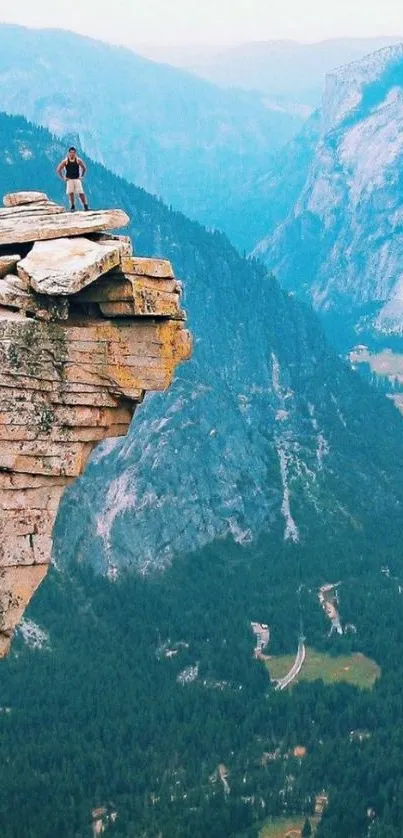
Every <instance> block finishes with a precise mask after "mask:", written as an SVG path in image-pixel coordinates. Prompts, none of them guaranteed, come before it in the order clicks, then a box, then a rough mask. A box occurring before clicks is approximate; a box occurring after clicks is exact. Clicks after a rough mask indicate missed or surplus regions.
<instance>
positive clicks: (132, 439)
mask: <svg viewBox="0 0 403 838" xmlns="http://www.w3.org/2000/svg"><path fill="white" fill-rule="evenodd" d="M35 37H36V36H35ZM61 37H62V36H61ZM64 37H67V36H65V34H63V38H64ZM72 37H73V36H72ZM63 43H64V41H63ZM80 43H81V42H80ZM57 44H60V42H58V41H57V39H56V40H55V45H57ZM93 48H94V49H95V47H93ZM119 55H120V53H119ZM1 60H2V59H1V58H0V61H1ZM19 60H22V59H21V57H20V59H19ZM94 60H95V59H94ZM130 60H131V59H130ZM27 72H28V71H27V70H26V71H25V78H26V77H27ZM400 74H401V50H400V48H391V49H390V50H387V52H386V53H385V52H381V53H377V54H375V56H373V57H372V58H371V59H364V60H363V61H360V62H359V63H358V64H355V65H350V66H349V67H347V68H346V69H344V70H343V71H337V72H336V73H335V74H334V75H333V76H332V77H331V78H329V81H328V86H327V93H326V97H325V100H324V106H323V108H322V111H321V113H319V114H314V115H312V116H311V118H310V121H309V123H308V124H307V125H306V126H305V127H304V128H303V130H302V131H301V132H299V134H298V136H297V137H294V138H292V139H291V142H290V144H289V145H288V146H287V147H286V148H285V149H284V150H278V152H276V158H275V159H276V161H277V163H276V166H274V168H270V166H271V165H272V163H270V165H268V166H266V169H265V172H266V174H265V175H262V176H260V177H259V179H258V180H256V178H254V176H253V175H252V176H251V179H250V181H249V182H250V183H254V182H257V183H259V189H260V192H257V193H256V195H255V196H254V195H252V196H251V195H250V194H249V191H248V190H246V189H245V190H244V191H242V190H241V193H240V204H239V209H238V212H239V215H238V221H237V224H238V230H240V228H241V217H242V209H241V206H242V201H244V202H245V203H244V205H243V206H244V207H246V206H247V205H248V204H249V206H250V207H251V219H252V220H253V217H254V218H255V221H254V222H253V223H256V224H262V219H263V222H264V221H265V219H266V220H267V221H266V224H267V226H266V232H269V234H270V235H269V237H266V239H265V240H264V243H263V244H262V245H261V246H260V247H259V253H260V254H261V255H263V256H264V258H265V260H266V261H267V265H268V267H267V265H266V267H265V266H264V265H263V264H262V263H261V262H258V261H257V260H256V259H255V258H249V259H246V258H242V257H241V256H240V254H239V252H237V250H235V248H234V247H233V246H232V245H231V244H230V242H229V241H228V239H227V238H226V237H225V236H224V235H223V234H222V233H219V232H217V231H216V232H211V231H209V230H207V229H206V228H204V227H202V226H200V225H199V224H198V223H196V222H195V221H191V220H189V219H188V218H186V217H185V216H184V215H182V214H181V213H180V212H178V211H175V210H172V209H170V208H168V207H167V206H166V205H165V204H164V203H163V202H162V201H161V200H158V199H157V198H155V197H154V196H152V195H150V194H148V193H147V192H146V191H145V190H144V189H141V188H138V187H136V186H134V185H133V184H131V183H128V182H127V181H126V180H124V179H123V178H122V177H120V176H118V175H116V174H114V173H112V172H110V171H108V170H107V169H106V168H105V167H104V166H103V165H101V164H99V163H96V162H92V161H91V160H89V164H90V165H89V177H88V193H89V196H90V202H91V206H93V207H100V206H105V204H108V205H110V206H120V207H121V208H122V209H124V210H126V211H127V213H128V214H129V215H130V217H131V219H132V220H131V226H130V229H129V232H130V234H131V235H132V237H133V239H134V244H135V249H136V252H137V253H138V254H139V255H147V256H155V257H164V258H168V259H171V261H172V263H173V266H174V269H175V273H176V275H177V276H178V277H179V278H181V279H182V281H183V284H184V292H185V293H184V303H185V307H186V309H187V310H188V312H189V326H190V328H191V330H192V332H193V334H194V337H195V350H194V356H193V359H192V361H191V362H190V363H189V364H188V365H186V366H184V367H183V368H181V370H180V371H179V374H178V375H177V378H176V380H175V383H174V385H173V387H172V388H171V389H170V390H169V391H168V392H166V393H164V394H161V395H158V396H154V397H150V398H148V399H146V400H145V402H144V404H143V405H142V407H141V408H139V410H138V411H137V412H136V415H135V417H134V421H133V423H132V426H131V429H130V431H129V434H128V436H127V438H126V439H123V440H119V441H113V442H109V443H105V444H104V445H101V446H100V447H99V448H98V449H96V451H95V452H94V454H93V456H92V458H91V459H90V462H89V464H88V467H87V470H86V473H85V474H84V476H83V478H82V479H81V480H80V481H78V482H77V483H76V484H75V485H74V486H73V487H72V488H71V489H70V490H69V491H68V492H67V493H66V495H65V497H64V500H63V502H62V507H61V510H60V514H59V517H58V521H57V524H56V530H55V565H56V567H55V569H54V571H53V572H52V573H51V574H50V576H49V577H48V579H47V580H46V582H45V584H44V585H43V587H42V589H41V591H40V593H39V595H38V597H37V598H36V599H35V600H34V601H33V604H32V606H31V608H30V610H29V612H28V614H27V616H26V622H25V623H24V624H23V625H22V627H21V631H20V637H19V639H18V641H17V644H16V646H15V649H14V651H13V653H12V655H11V657H10V658H9V659H8V660H7V661H4V662H3V665H2V700H1V708H0V761H1V763H2V764H3V765H4V766H6V769H7V770H5V771H4V775H3V780H2V783H1V784H0V832H1V834H2V835H4V838H17V836H18V838H53V836H54V835H57V834H60V835H63V836H66V838H87V836H88V835H90V834H91V831H94V829H95V827H94V819H96V818H98V817H99V818H100V819H101V821H102V820H103V821H104V823H105V824H106V826H107V827H108V829H109V830H110V833H111V834H115V835H118V836H121V838H138V836H139V835H142V836H145V835H147V836H150V838H154V836H155V838H156V836H160V835H163V836H164V838H187V837H188V836H189V835H190V834H191V835H194V836H195V838H207V836H208V838H222V836H223V835H225V836H228V838H257V835H258V834H259V832H260V829H261V828H262V825H263V822H264V820H265V819H266V817H269V816H270V818H277V817H278V816H281V815H285V814H286V815H287V816H291V815H293V816H294V815H298V816H299V817H302V818H305V817H306V816H309V817H312V816H313V814H314V809H315V805H316V800H317V796H318V795H322V796H323V794H325V797H327V798H328V806H327V808H326V809H325V811H324V814H323V818H322V821H321V823H319V824H317V836H318V838H346V836H347V835H351V836H353V835H354V838H366V836H367V835H368V831H369V829H370V831H371V835H373V836H374V838H385V836H386V835H387V836H388V838H398V836H399V835H400V832H399V830H400V828H401V815H402V813H401V804H400V800H401V795H400V792H399V783H400V769H399V766H400V765H401V760H402V759H403V739H402V736H401V725H400V719H401V715H402V712H403V706H402V702H403V699H402V691H401V679H402V669H401V663H400V659H401V655H400V651H401V643H402V642H403V621H402V618H401V614H402V611H401V591H402V589H403V583H402V576H401V568H400V555H401V520H400V516H401V508H402V503H403V468H402V467H403V442H402V433H401V417H400V416H399V413H398V411H397V410H396V409H395V407H394V406H393V404H392V403H391V401H390V400H388V399H386V398H385V397H384V395H383V394H382V393H379V392H377V391H376V390H375V389H374V388H372V387H371V386H369V384H368V383H366V381H365V380H363V379H362V378H361V377H360V376H359V375H358V374H357V373H356V372H354V371H353V370H352V369H351V366H350V365H349V364H348V363H346V362H345V361H344V360H343V359H342V358H340V357H339V355H338V354H337V352H336V350H335V349H333V348H332V346H331V344H330V343H329V341H328V339H327V338H326V336H325V334H324V331H323V329H322V326H321V324H320V322H319V319H318V317H317V315H316V314H315V313H314V312H313V311H312V309H311V307H310V306H309V305H307V302H308V303H310V302H313V303H314V304H315V306H316V307H317V308H318V310H319V312H323V309H324V308H325V309H326V313H328V314H329V317H332V318H333V323H334V322H336V320H337V317H338V318H339V319H340V320H341V321H346V320H347V317H348V315H347V313H348V311H349V306H350V307H351V306H354V312H353V315H354V316H351V321H352V325H351V329H352V330H354V325H355V324H356V322H357V318H356V316H355V315H356V309H357V311H360V312H361V313H362V311H363V306H368V305H370V306H373V305H374V294H376V293H377V289H378V287H379V283H381V284H382V281H384V267H385V266H388V265H389V264H390V265H392V255H393V254H394V255H395V257H396V259H397V261H396V259H395V267H396V265H398V264H399V261H398V257H399V253H400V251H399V247H400V239H399V234H400V232H399V231H400V228H399V223H398V219H399V216H398V213H399V206H398V188H397V184H398V183H400V180H399V178H400V173H399V172H400V170H399V169H398V165H399V161H400V145H399V143H400V133H399V126H400V121H399V120H400V98H401V75H400ZM13 84H14V83H13ZM30 84H31V81H30ZM192 84H193V81H192ZM12 89H14V90H16V89H18V85H17V86H14V88H12ZM30 89H31V88H30ZM20 94H21V90H20V91H19V94H18V95H19V96H20ZM6 95H8V96H10V91H9V90H8V91H7V93H6ZM22 100H23V97H22V96H21V99H20V101H21V102H22ZM16 107H17V105H16ZM60 107H61V112H62V113H63V112H64V111H63V107H64V106H63V105H61V106H60ZM43 112H44V111H43ZM108 113H109V118H110V115H111V114H112V115H113V110H109V111H108ZM111 130H112V129H111ZM114 131H115V133H117V132H116V126H115V125H114ZM0 133H1V136H2V139H3V154H2V157H1V159H0V178H1V180H2V183H3V185H4V191H6V190H8V191H13V190H17V189H41V190H44V191H46V192H47V193H48V194H49V195H50V196H51V197H53V198H57V199H59V198H60V190H61V189H62V186H61V184H60V182H59V181H58V180H57V179H56V175H55V171H54V170H55V165H56V163H57V162H58V160H59V159H60V157H61V156H62V154H63V152H64V142H62V141H61V139H60V137H59V138H57V137H55V136H54V135H52V134H50V133H49V132H48V131H47V130H46V129H45V128H39V127H37V126H36V125H34V124H32V123H29V122H27V121H26V120H25V119H24V118H23V117H21V116H10V115H7V114H4V113H3V114H0ZM346 155H347V156H346ZM366 155H367V156H366ZM371 172H372V174H371ZM395 177H396V178H397V180H395ZM276 196H277V199H278V207H274V206H273V207H272V208H270V207H268V206H267V205H266V206H265V199H266V201H267V203H269V202H271V203H274V201H275V198H276ZM235 197H237V196H234V198H235ZM254 201H255V203H253V202H254ZM249 202H251V203H249ZM259 206H261V215H262V219H259V217H258V215H259ZM244 211H245V210H244ZM217 212H218V210H217ZM253 213H254V216H253ZM374 215H375V216H376V221H374V220H373V216H374ZM395 216H396V218H395ZM394 221H395V222H396V223H395V227H394V228H392V229H391V224H393V223H394ZM378 227H379V229H380V230H381V233H382V235H381V237H380V238H379V235H378ZM234 229H235V220H234ZM259 229H260V228H259ZM349 231H350V232H349ZM351 233H353V236H351ZM248 236H249V238H252V225H251V227H250V229H249V231H248ZM349 236H350V238H349ZM351 241H352V242H353V243H354V250H353V249H352V248H351V247H350V250H349V248H348V243H349V242H350V245H351ZM382 247H384V248H385V250H384V252H385V257H384V261H383V262H379V250H382ZM389 259H390V261H388V260H389ZM377 260H378V261H377ZM324 266H327V270H328V276H326V275H325V272H324ZM335 266H336V267H335ZM371 266H372V267H371ZM272 269H273V270H274V271H275V273H276V274H277V275H278V276H279V278H280V280H281V282H282V284H283V285H284V287H283V288H281V286H280V285H279V284H278V282H277V279H275V278H274V276H273V275H272V273H271V270H272ZM347 269H348V270H347ZM375 274H376V275H377V277H375ZM379 274H381V279H379ZM329 277H330V278H329ZM393 281H394V282H395V283H396V278H394V280H393ZM371 283H372V284H371ZM385 284H386V283H385ZM393 287H395V286H393V285H392V281H390V285H388V289H389V290H388V293H389V295H390V293H391V291H390V289H392V288H393ZM366 289H367V290H366ZM393 293H394V292H392V299H393ZM365 295H367V296H365ZM395 296H396V295H395ZM298 297H301V298H303V299H302V301H301V299H298ZM387 300H389V297H388V298H386V296H385V299H379V298H377V300H376V301H375V308H377V311H376V318H375V319H374V315H373V312H372V317H373V322H374V326H373V330H374V329H375V328H376V327H377V326H376V324H378V323H380V322H381V319H382V322H383V323H384V322H386V321H385V311H384V308H385V303H386V302H387ZM360 316H361V315H360ZM337 322H339V321H337ZM389 322H390V321H389ZM393 322H395V320H394V321H393ZM333 328H334V327H333ZM377 328H378V330H379V328H380V326H379V327H377ZM383 328H384V327H383ZM333 582H342V585H341V586H340V594H338V596H339V599H340V603H339V602H338V607H339V609H340V611H341V613H342V616H343V625H344V626H345V627H346V631H345V632H344V633H343V634H342V635H339V634H338V632H330V634H329V628H330V626H329V619H328V616H327V615H326V613H325V610H324V609H323V608H322V607H321V605H320V600H319V598H318V592H319V590H320V588H322V587H323V586H326V583H327V584H329V583H333ZM255 620H259V621H261V623H264V624H266V623H267V624H268V625H269V627H270V646H269V650H268V651H269V655H270V658H269V659H268V660H257V659H256V658H255V657H254V651H253V650H254V646H255V639H254V637H253V635H252V631H251V626H250V624H251V622H252V621H255ZM392 627H393V631H392V630H391V628H392ZM302 637H303V638H306V641H304V642H306V643H307V644H309V646H310V647H313V648H314V649H315V650H316V652H317V654H318V655H319V653H320V654H321V655H322V657H321V658H320V660H321V661H322V668H321V669H319V674H321V675H322V674H323V666H324V665H326V666H328V665H329V661H331V662H332V661H333V662H334V660H335V656H336V655H337V654H340V655H343V658H341V661H342V663H340V666H341V670H342V677H341V680H342V681H344V680H346V677H347V676H346V672H350V668H351V665H352V661H353V662H354V661H356V658H352V657H351V653H354V654H356V655H357V654H358V653H359V654H358V660H359V661H360V662H361V663H362V662H363V661H364V662H365V661H368V658H371V659H372V658H373V659H374V661H376V662H377V664H378V665H379V666H378V667H376V665H375V664H374V662H373V661H372V662H371V661H370V663H371V666H372V671H373V670H374V668H376V672H377V676H376V677H377V678H378V683H377V684H376V685H375V686H374V685H373V683H371V684H368V683H367V682H365V683H364V684H363V683H362V682H361V684H358V685H357V684H356V685H355V686H354V685H353V684H352V683H349V684H347V683H336V684H335V683H334V682H333V681H332V682H331V683H329V684H328V685H326V686H325V684H323V683H318V682H317V681H316V680H314V682H313V683H299V684H297V685H296V686H295V687H294V688H293V690H292V691H289V692H288V691H284V692H281V691H275V690H274V689H273V684H272V683H271V681H270V676H271V670H272V665H273V657H274V658H276V656H277V655H279V654H280V653H288V654H290V655H292V660H293V659H294V656H295V653H296V649H297V646H298V644H301V642H302ZM364 654H365V655H366V656H367V657H366V658H363V655H364ZM336 660H338V659H337V658H336ZM323 662H324V663H323ZM267 669H268V670H269V672H267V671H266V670H267ZM316 674H318V671H317V672H316ZM314 677H315V676H314ZM347 680H348V679H347ZM370 687H373V688H372V689H370ZM44 707H46V724H45V723H44ZM38 731H40V736H38ZM301 748H302V749H301ZM296 749H297V750H296ZM303 752H305V755H304V756H303V757H302V756H301V753H303ZM100 811H102V814H101V815H99V812H100ZM94 812H95V815H94ZM373 812H375V815H374V816H373V814H372V813H373ZM96 813H98V815H97V814H96ZM368 813H371V814H370V815H369V814H368Z"/></svg>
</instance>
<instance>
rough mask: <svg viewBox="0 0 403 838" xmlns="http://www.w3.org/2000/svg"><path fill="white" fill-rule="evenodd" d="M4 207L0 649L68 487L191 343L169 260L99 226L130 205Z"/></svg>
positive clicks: (16, 202)
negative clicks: (140, 253)
mask: <svg viewBox="0 0 403 838" xmlns="http://www.w3.org/2000/svg"><path fill="white" fill-rule="evenodd" d="M4 203H5V204H6V207H7V209H5V210H0V242H1V244H2V245H3V246H2V247H0V270H2V272H3V274H5V275H4V276H3V278H2V279H0V361H1V365H0V499H1V512H0V536H1V542H0V656H1V655H3V654H5V653H6V652H7V650H8V648H9V645H10V640H11V636H12V632H13V629H14V627H15V626H16V624H17V623H18V621H19V620H20V619H21V616H22V614H23V612H24V609H25V607H26V605H27V603H28V601H29V600H30V598H31V596H32V594H33V593H34V591H35V590H36V588H37V587H38V585H39V584H40V582H41V581H42V579H43V578H44V576H45V575H46V571H47V568H48V565H49V562H50V559H51V550H52V529H53V524H54V521H55V517H56V513H57V509H58V505H59V501H60V498H61V496H62V494H63V491H64V489H65V487H66V486H67V485H69V484H70V483H71V482H72V481H73V480H74V479H75V478H76V477H78V475H80V474H81V473H82V471H83V469H84V466H85V463H86V461H87V459H88V456H89V454H90V453H91V451H92V449H93V447H94V446H95V445H96V444H97V443H98V442H99V441H100V440H102V439H104V438H105V437H107V436H113V437H119V436H124V435H125V434H126V432H127V430H128V427H129V424H130V421H131V418H132V416H133V413H134V410H135V409H136V406H137V405H138V404H139V403H140V402H141V401H142V400H143V398H144V395H145V393H146V392H147V391H150V390H164V389H165V388H167V387H168V386H169V385H170V383H171V380H172V377H173V373H174V370H175V367H176V365H177V364H178V363H179V362H181V361H183V360H185V359H187V358H189V356H190V353H191V340H190V336H189V333H188V331H187V330H186V329H185V328H184V323H183V321H184V314H183V312H182V310H181V307H180V292H181V286H180V284H179V283H178V282H177V281H176V280H175V278H174V276H173V272H172V268H171V266H170V264H169V263H167V262H162V261H160V260H155V261H154V260H149V259H138V258H135V257H133V256H131V255H129V254H131V245H130V240H128V239H127V237H120V236H112V235H111V236H106V235H97V236H96V237H94V235H93V234H94V232H96V233H99V232H100V231H102V230H105V229H106V228H108V227H109V226H111V227H116V226H122V225H124V224H126V223H127V221H128V218H127V216H126V215H125V214H124V213H121V212H120V211H117V210H113V211H109V210H107V211H106V210H105V211H101V212H92V213H76V214H75V215H74V216H73V215H71V214H70V213H67V212H64V211H63V208H62V207H57V206H56V205H53V204H52V203H51V202H50V201H48V200H47V198H46V196H44V195H43V194H41V193H17V194H15V195H9V196H6V198H5V200H4ZM55 221H57V224H56V223H55ZM83 233H85V234H86V235H85V237H83ZM88 235H90V236H91V237H92V238H91V239H89V238H88ZM94 238H96V239H97V240H96V241H95V240H94ZM36 239H39V240H45V239H46V242H43V243H42V241H41V242H40V243H39V244H38V243H36ZM20 243H23V248H22V249H23V253H21V254H19V255H15V254H16V252H17V250H18V248H16V245H17V244H20ZM9 254H12V255H9ZM6 271H7V273H6Z"/></svg>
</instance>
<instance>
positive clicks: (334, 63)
mask: <svg viewBox="0 0 403 838" xmlns="http://www.w3.org/2000/svg"><path fill="white" fill-rule="evenodd" d="M401 40H402V37H397V36H390V37H382V38H379V37H378V38H333V39H328V40H326V41H320V42H317V43H307V44H305V43H298V42H297V41H291V40H283V41H256V42H251V43H243V44H237V45H234V46H229V47H215V48H214V47H211V46H206V47H204V48H203V47H199V48H197V47H196V48H195V49H193V50H192V49H188V48H186V47H181V46H180V45H177V46H175V47H172V48H170V47H164V46H161V47H158V46H156V47H151V46H149V47H146V46H144V45H143V46H141V45H140V46H139V47H138V51H139V52H140V53H142V54H143V55H146V56H147V57H149V58H152V59H153V60H154V61H163V62H166V63H167V64H172V65H174V66H177V67H183V68H185V69H187V70H190V71H191V72H193V73H196V74H198V75H200V76H201V77H202V78H205V79H208V80H209V81H211V82H214V84H219V85H221V86H222V87H236V88H240V89H243V90H259V91H261V92H262V93H265V94H266V96H267V97H268V101H269V102H272V103H273V105H274V104H275V103H276V105H277V107H279V108H282V109H283V110H285V111H287V110H288V111H294V112H298V113H300V114H301V115H303V116H305V117H306V116H308V114H309V112H310V110H312V109H313V108H316V107H318V106H319V105H320V101H321V97H322V93H323V88H324V83H325V76H326V75H327V73H329V72H331V71H333V70H334V69H335V68H336V67H340V66H342V65H345V64H349V63H350V62H352V61H356V60H359V59H361V58H363V57H364V56H365V55H369V54H370V53H373V52H376V51H377V50H380V49H382V48H383V47H387V46H390V45H393V44H396V43H398V42H399V41H401Z"/></svg>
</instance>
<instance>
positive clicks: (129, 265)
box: [122, 256, 174, 279]
mask: <svg viewBox="0 0 403 838" xmlns="http://www.w3.org/2000/svg"><path fill="white" fill-rule="evenodd" d="M122 270H123V273H127V274H134V275H135V276H151V277H153V278H154V279H173V278H174V272H173V269H172V265H171V263H170V262H168V261H167V260H166V259H147V258H144V257H141V256H130V257H128V258H127V259H123V261H122Z"/></svg>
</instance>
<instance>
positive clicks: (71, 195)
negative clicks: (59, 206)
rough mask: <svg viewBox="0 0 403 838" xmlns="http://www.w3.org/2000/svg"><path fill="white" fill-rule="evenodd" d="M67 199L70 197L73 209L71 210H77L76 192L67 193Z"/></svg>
mask: <svg viewBox="0 0 403 838" xmlns="http://www.w3.org/2000/svg"><path fill="white" fill-rule="evenodd" d="M67 197H68V199H69V201H70V209H71V210H75V208H76V205H75V203H74V192H68V193H67Z"/></svg>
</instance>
